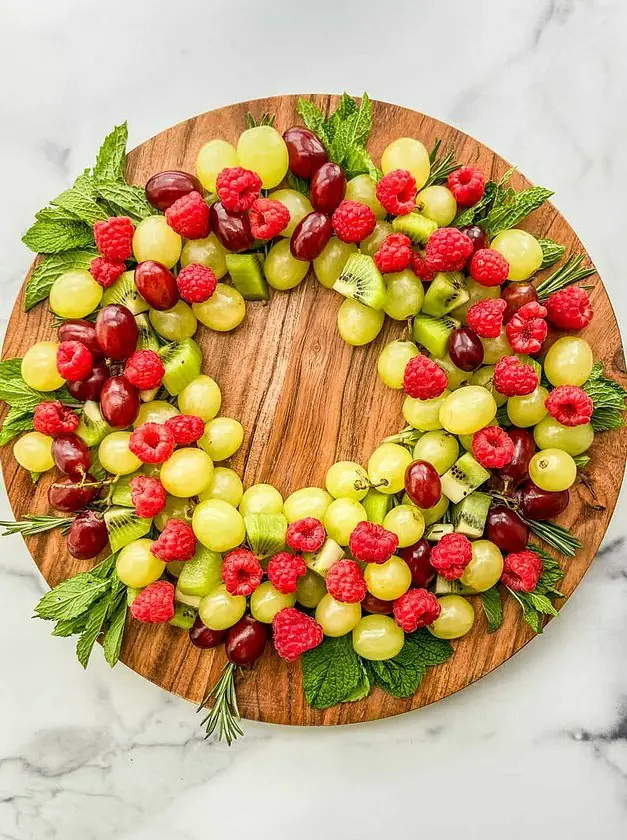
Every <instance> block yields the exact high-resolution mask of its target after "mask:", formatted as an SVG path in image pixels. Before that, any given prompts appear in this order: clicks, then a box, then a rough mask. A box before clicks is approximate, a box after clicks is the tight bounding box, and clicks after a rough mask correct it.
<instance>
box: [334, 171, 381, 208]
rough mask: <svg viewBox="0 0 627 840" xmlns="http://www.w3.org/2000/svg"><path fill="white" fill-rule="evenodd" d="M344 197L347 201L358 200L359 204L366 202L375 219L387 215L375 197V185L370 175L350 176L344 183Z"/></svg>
mask: <svg viewBox="0 0 627 840" xmlns="http://www.w3.org/2000/svg"><path fill="white" fill-rule="evenodd" d="M344 198H345V199H346V200H347V201H358V202H359V203H360V204H366V205H367V206H368V207H370V209H371V210H372V212H373V213H374V214H375V216H376V217H377V219H385V217H386V215H387V211H386V209H385V207H383V205H382V204H381V203H380V202H379V199H378V198H377V187H376V184H375V182H374V181H373V180H372V178H371V177H370V175H366V174H363V175H356V176H355V177H354V178H351V179H350V181H349V182H348V183H347V184H346V194H345V195H344Z"/></svg>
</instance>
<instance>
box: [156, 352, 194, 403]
mask: <svg viewBox="0 0 627 840" xmlns="http://www.w3.org/2000/svg"><path fill="white" fill-rule="evenodd" d="M159 355H160V356H161V361H162V362H163V366H164V367H165V375H164V377H163V385H164V386H165V388H166V390H167V391H168V393H170V394H172V396H175V395H176V394H180V393H181V391H182V390H183V388H186V387H187V386H188V385H189V383H190V382H192V381H193V380H194V379H196V378H197V377H198V376H200V368H201V366H202V351H201V349H200V347H199V346H198V344H196V342H195V341H194V339H193V338H186V339H184V340H183V341H176V342H172V344H166V345H165V347H162V348H161V350H160V351H159Z"/></svg>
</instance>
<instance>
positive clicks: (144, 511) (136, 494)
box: [130, 475, 165, 519]
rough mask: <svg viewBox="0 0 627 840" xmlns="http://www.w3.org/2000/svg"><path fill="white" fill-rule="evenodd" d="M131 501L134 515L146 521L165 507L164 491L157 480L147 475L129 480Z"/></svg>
mask: <svg viewBox="0 0 627 840" xmlns="http://www.w3.org/2000/svg"><path fill="white" fill-rule="evenodd" d="M130 484H131V501H132V502H133V507H134V508H135V513H136V514H137V515H138V516H142V517H144V518H146V519H152V518H153V517H154V516H156V515H157V514H158V513H161V511H162V510H163V509H164V507H165V490H164V488H163V484H161V482H160V481H159V479H158V478H155V477H154V476H148V475H136V476H135V478H131V482H130Z"/></svg>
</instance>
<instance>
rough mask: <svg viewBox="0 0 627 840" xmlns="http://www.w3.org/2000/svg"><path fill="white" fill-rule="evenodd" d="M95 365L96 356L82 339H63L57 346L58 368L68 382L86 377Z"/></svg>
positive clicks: (78, 380)
mask: <svg viewBox="0 0 627 840" xmlns="http://www.w3.org/2000/svg"><path fill="white" fill-rule="evenodd" d="M93 366H94V357H93V356H92V354H91V352H90V351H89V350H88V349H87V348H86V347H85V345H84V344H81V342H80V341H62V342H61V344H59V347H58V348H57V370H58V371H59V373H60V374H61V376H62V377H63V378H64V379H66V380H67V381H68V382H80V381H81V379H86V377H88V376H89V374H90V373H91V371H92V368H93Z"/></svg>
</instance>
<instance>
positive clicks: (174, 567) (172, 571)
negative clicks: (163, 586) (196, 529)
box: [129, 560, 185, 606]
mask: <svg viewBox="0 0 627 840" xmlns="http://www.w3.org/2000/svg"><path fill="white" fill-rule="evenodd" d="M184 565H185V562H184V561H183V560H170V561H169V563H168V574H169V575H172V577H175V578H176V579H177V580H178V578H179V577H180V576H181V572H182V571H183V566H184ZM129 606H130V605H129Z"/></svg>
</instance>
